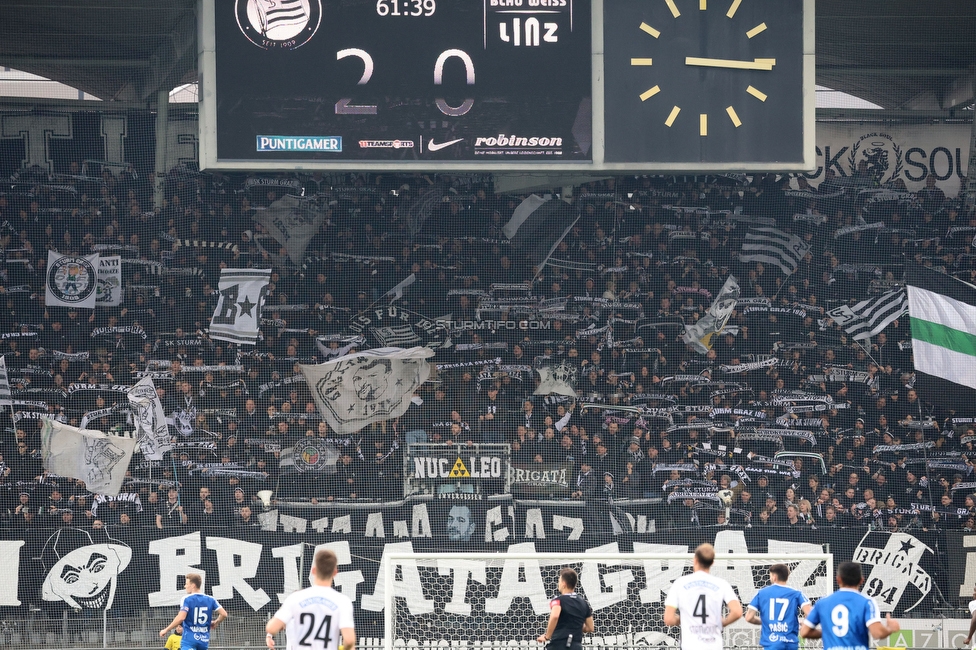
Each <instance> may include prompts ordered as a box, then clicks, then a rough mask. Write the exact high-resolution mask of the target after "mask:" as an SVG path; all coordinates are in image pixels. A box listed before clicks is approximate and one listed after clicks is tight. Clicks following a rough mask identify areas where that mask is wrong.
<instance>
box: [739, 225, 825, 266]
mask: <svg viewBox="0 0 976 650" xmlns="http://www.w3.org/2000/svg"><path fill="white" fill-rule="evenodd" d="M809 251H810V244H808V243H806V242H805V241H803V239H801V238H800V237H797V236H796V235H791V234H789V233H785V232H783V231H782V230H779V229H778V228H760V227H753V228H750V229H749V232H747V233H746V238H745V241H743V242H742V252H741V253H739V261H740V262H762V263H764V264H773V265H775V266H777V267H779V269H780V270H781V271H782V272H783V273H785V274H786V275H791V274H792V273H793V272H794V271H796V267H797V265H799V263H800V260H802V259H803V256H804V255H806V254H807V253H808V252H809Z"/></svg>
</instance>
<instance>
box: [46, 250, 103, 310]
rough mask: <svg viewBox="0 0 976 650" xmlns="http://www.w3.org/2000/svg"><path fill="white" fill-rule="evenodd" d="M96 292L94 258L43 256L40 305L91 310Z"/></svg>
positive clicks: (57, 254) (48, 254) (91, 256)
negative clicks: (42, 289) (43, 269)
mask: <svg viewBox="0 0 976 650" xmlns="http://www.w3.org/2000/svg"><path fill="white" fill-rule="evenodd" d="M97 290H98V255H88V256H86V257H78V256H75V255H61V254H60V253H55V252H54V251H48V252H47V278H46V281H45V283H44V304H45V305H47V306H48V307H74V308H76V309H94V308H95V300H96V298H97Z"/></svg>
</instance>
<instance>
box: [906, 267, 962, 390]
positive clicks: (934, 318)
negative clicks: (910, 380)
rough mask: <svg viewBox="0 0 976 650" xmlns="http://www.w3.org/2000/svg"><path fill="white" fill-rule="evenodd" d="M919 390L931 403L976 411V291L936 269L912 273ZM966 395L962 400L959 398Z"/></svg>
mask: <svg viewBox="0 0 976 650" xmlns="http://www.w3.org/2000/svg"><path fill="white" fill-rule="evenodd" d="M907 285H908V317H909V320H910V321H911V326H912V352H913V356H914V357H915V385H916V387H917V388H918V389H919V392H920V394H921V395H922V396H923V397H925V398H926V399H928V400H929V401H936V402H939V403H940V404H946V405H947V406H949V407H950V408H952V407H953V405H968V407H969V408H973V406H972V405H973V403H974V400H976V393H974V392H973V391H971V390H966V391H960V389H959V385H962V386H967V387H969V388H973V389H976V287H974V286H973V285H971V284H968V283H966V282H963V281H961V280H957V279H956V278H953V277H951V276H948V275H945V274H943V273H939V272H938V271H933V270H932V269H929V268H925V267H921V266H913V267H910V268H909V269H908V272H907ZM960 393H962V394H960Z"/></svg>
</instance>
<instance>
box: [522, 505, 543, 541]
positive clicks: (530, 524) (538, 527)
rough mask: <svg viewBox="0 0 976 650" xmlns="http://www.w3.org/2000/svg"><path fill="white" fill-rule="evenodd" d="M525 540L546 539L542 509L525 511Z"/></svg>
mask: <svg viewBox="0 0 976 650" xmlns="http://www.w3.org/2000/svg"><path fill="white" fill-rule="evenodd" d="M524 537H525V539H545V538H546V525H545V524H544V523H543V522H542V509H541V508H529V509H528V510H526V511H525V535H524Z"/></svg>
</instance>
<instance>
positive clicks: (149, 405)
mask: <svg viewBox="0 0 976 650" xmlns="http://www.w3.org/2000/svg"><path fill="white" fill-rule="evenodd" d="M126 396H127V397H128V398H129V407H130V408H131V410H132V422H133V424H134V425H135V427H136V437H137V438H138V440H139V451H141V452H142V455H143V456H145V457H146V459H147V460H162V459H163V455H164V454H165V453H166V452H167V451H169V450H170V449H172V448H173V444H172V442H171V440H170V435H169V427H168V426H167V425H166V413H165V412H164V411H163V404H162V402H161V401H160V399H159V395H158V394H157V393H156V385H155V384H153V380H152V377H143V378H142V379H140V380H139V382H138V383H137V384H136V385H135V386H133V387H132V389H131V390H130V391H129V392H128V393H127V395H126Z"/></svg>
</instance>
